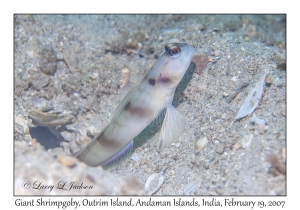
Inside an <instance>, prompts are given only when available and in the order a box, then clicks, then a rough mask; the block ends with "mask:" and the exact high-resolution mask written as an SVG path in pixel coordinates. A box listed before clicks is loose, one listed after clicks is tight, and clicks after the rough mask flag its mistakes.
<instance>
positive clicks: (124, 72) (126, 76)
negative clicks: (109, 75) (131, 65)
mask: <svg viewBox="0 0 300 210" xmlns="http://www.w3.org/2000/svg"><path fill="white" fill-rule="evenodd" d="M128 81H129V70H128V68H124V69H122V79H121V82H122V85H121V88H122V89H123V88H124V87H125V86H126V84H127V83H128Z"/></svg>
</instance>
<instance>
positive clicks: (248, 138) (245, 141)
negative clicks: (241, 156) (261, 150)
mask: <svg viewBox="0 0 300 210" xmlns="http://www.w3.org/2000/svg"><path fill="white" fill-rule="evenodd" d="M252 140H253V134H249V135H245V136H244V137H243V139H242V144H243V148H244V149H246V148H248V147H249V146H250V145H251V143H252Z"/></svg>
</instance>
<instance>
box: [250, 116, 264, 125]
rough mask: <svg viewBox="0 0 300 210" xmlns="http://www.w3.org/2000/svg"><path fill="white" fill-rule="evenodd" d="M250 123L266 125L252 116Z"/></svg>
mask: <svg viewBox="0 0 300 210" xmlns="http://www.w3.org/2000/svg"><path fill="white" fill-rule="evenodd" d="M250 123H255V124H257V125H266V122H265V121H264V120H262V119H260V118H258V117H256V115H255V114H253V117H252V118H251V119H250Z"/></svg>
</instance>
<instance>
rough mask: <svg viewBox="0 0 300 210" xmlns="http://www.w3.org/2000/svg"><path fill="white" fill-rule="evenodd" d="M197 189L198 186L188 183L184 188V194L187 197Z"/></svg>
mask: <svg viewBox="0 0 300 210" xmlns="http://www.w3.org/2000/svg"><path fill="white" fill-rule="evenodd" d="M196 189H197V185H195V184H194V183H192V182H191V183H188V184H187V185H186V186H185V187H184V188H183V193H184V194H185V195H190V194H193V193H194V192H195V191H196Z"/></svg>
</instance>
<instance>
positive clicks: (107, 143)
mask: <svg viewBox="0 0 300 210" xmlns="http://www.w3.org/2000/svg"><path fill="white" fill-rule="evenodd" d="M97 141H99V143H100V144H101V146H103V147H104V148H107V149H119V148H120V147H122V146H123V145H121V143H120V141H117V140H116V139H111V138H108V137H106V136H105V135H104V133H102V134H101V135H100V136H99V137H98V138H97Z"/></svg>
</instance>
